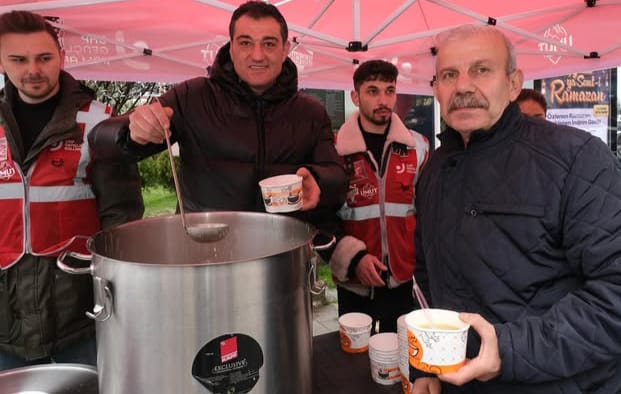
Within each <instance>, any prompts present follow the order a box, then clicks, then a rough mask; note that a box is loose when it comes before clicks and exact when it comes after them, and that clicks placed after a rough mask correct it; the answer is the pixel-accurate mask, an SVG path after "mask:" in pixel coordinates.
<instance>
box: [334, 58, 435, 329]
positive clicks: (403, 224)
mask: <svg viewBox="0 0 621 394" xmlns="http://www.w3.org/2000/svg"><path fill="white" fill-rule="evenodd" d="M397 76H398V70H397V68H396V67H395V66H394V65H393V64H391V63H388V62H386V61H383V60H370V61H367V62H365V63H363V64H361V65H360V66H359V67H358V69H356V71H355V73H354V89H355V90H354V91H352V93H351V98H352V101H353V102H354V104H355V105H356V106H358V108H359V111H358V112H356V113H354V114H353V115H352V116H351V117H349V119H348V120H347V121H346V122H345V123H344V124H343V126H342V127H341V129H340V130H339V131H338V133H337V137H336V150H337V151H338V153H339V154H340V155H342V156H344V157H345V162H346V169H347V170H348V173H349V175H350V178H349V192H348V194H347V201H346V202H345V204H344V205H343V207H342V208H341V210H340V212H339V216H340V217H341V218H342V219H343V222H344V226H345V232H346V234H347V235H346V236H345V237H343V238H342V239H341V240H340V241H339V243H338V244H337V246H336V249H335V251H334V253H333V255H332V257H331V259H330V268H331V269H332V274H333V276H334V277H335V279H336V282H337V292H338V303H339V315H342V314H344V313H347V312H364V313H366V314H369V315H370V316H371V317H372V318H373V321H374V323H375V322H376V321H379V331H381V332H396V331H397V318H398V317H399V316H400V315H402V314H404V313H407V312H410V311H412V310H413V309H414V308H415V303H414V300H413V298H412V292H411V291H412V273H413V271H414V262H415V257H414V245H413V240H414V229H415V226H416V215H415V210H414V197H415V194H416V193H415V191H416V188H415V184H416V180H417V179H418V176H419V173H420V171H421V168H422V167H423V165H424V163H425V161H426V160H427V157H428V155H429V142H428V141H427V139H426V138H425V137H424V136H423V135H422V134H419V133H417V132H414V131H412V130H408V129H407V127H405V125H404V124H403V122H402V121H401V119H399V117H398V116H397V115H396V114H394V113H393V112H392V110H393V108H394V106H395V104H396V101H397V91H396V83H397Z"/></svg>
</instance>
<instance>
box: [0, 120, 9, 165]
mask: <svg viewBox="0 0 621 394" xmlns="http://www.w3.org/2000/svg"><path fill="white" fill-rule="evenodd" d="M0 127H1V126H0ZM8 159H9V144H8V143H7V141H6V137H2V138H0V161H7V160H8Z"/></svg>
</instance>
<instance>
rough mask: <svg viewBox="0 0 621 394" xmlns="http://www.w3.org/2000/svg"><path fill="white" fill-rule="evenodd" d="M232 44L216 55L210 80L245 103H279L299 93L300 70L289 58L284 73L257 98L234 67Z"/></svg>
mask: <svg viewBox="0 0 621 394" xmlns="http://www.w3.org/2000/svg"><path fill="white" fill-rule="evenodd" d="M230 48H231V43H230V42H229V43H227V44H226V45H224V46H223V47H222V48H220V50H218V54H217V55H216V59H215V60H214V62H213V65H212V66H211V69H210V75H209V76H210V78H211V80H212V81H214V82H216V83H218V84H219V85H221V86H222V87H223V88H225V89H227V90H230V91H231V92H233V93H235V94H236V95H237V96H239V97H241V98H243V99H244V100H245V101H248V102H253V101H255V100H257V99H258V98H261V99H262V100H264V101H267V102H278V101H281V100H283V99H286V98H289V97H291V96H292V95H293V94H295V93H296V92H297V91H298V69H297V67H296V65H295V63H293V61H292V60H291V59H290V58H289V57H287V59H286V60H285V61H284V63H283V65H282V71H281V72H280V74H278V77H277V78H276V81H275V82H274V84H273V85H272V86H270V87H269V88H268V89H267V90H266V91H265V92H264V93H263V94H262V95H261V96H257V95H256V94H255V93H254V92H253V91H252V89H250V86H249V85H248V84H247V83H246V82H245V81H243V80H242V79H241V78H239V76H238V75H237V73H236V72H235V68H234V67H233V61H232V59H231V55H230V53H229V50H230Z"/></svg>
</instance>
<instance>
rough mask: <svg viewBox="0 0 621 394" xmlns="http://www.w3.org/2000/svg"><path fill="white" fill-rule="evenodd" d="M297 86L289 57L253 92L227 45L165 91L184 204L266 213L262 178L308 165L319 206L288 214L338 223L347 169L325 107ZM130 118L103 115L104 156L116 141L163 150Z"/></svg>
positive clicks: (131, 151)
mask: <svg viewBox="0 0 621 394" xmlns="http://www.w3.org/2000/svg"><path fill="white" fill-rule="evenodd" d="M297 89H298V88H297V70H296V67H295V64H294V63H293V62H292V61H291V60H290V59H288V58H287V60H286V61H285V63H284V64H283V71H282V72H281V74H280V75H279V76H278V79H277V80H276V83H275V84H274V85H273V86H272V87H271V88H269V89H268V90H267V91H266V92H265V93H264V94H263V95H261V96H256V95H255V94H254V93H253V92H252V90H251V89H250V88H249V87H248V85H247V84H246V83H245V82H243V81H241V80H240V79H239V77H238V76H237V74H236V73H235V71H234V69H233V64H232V63H231V59H230V56H229V44H227V45H225V46H224V47H222V48H221V49H220V51H219V52H218V55H217V57H216V60H215V62H214V65H213V67H212V69H211V76H210V77H209V78H203V77H200V78H195V79H191V80H188V81H185V82H182V83H179V84H178V85H176V86H175V87H173V88H172V89H170V90H169V91H168V92H166V93H165V94H164V95H162V96H161V97H160V102H161V103H162V105H164V106H169V107H171V108H172V109H173V110H174V115H173V117H172V119H171V133H172V140H173V141H177V142H178V144H179V152H180V157H181V189H182V194H183V198H184V207H185V208H186V210H187V211H190V212H192V211H209V210H237V211H262V212H264V211H265V208H264V205H263V201H262V199H261V192H260V189H259V185H258V182H259V181H260V180H261V179H263V178H266V177H270V176H273V175H281V174H286V173H295V172H296V170H297V169H298V168H300V167H302V166H304V167H307V168H309V169H310V170H311V172H312V173H313V175H314V176H315V178H316V179H317V181H318V183H319V187H320V189H321V200H320V202H319V207H318V208H317V209H314V210H311V211H308V212H295V213H292V214H290V215H292V216H295V217H298V218H299V219H302V220H304V221H309V222H311V223H313V224H315V225H316V226H318V227H321V228H326V227H328V228H327V230H330V231H332V230H335V227H336V224H335V223H336V220H337V219H336V210H337V209H338V208H340V206H341V205H342V204H343V202H344V199H345V192H346V190H347V176H346V174H345V170H344V167H343V165H342V160H341V158H340V157H339V156H338V154H337V153H336V150H335V148H334V137H333V133H332V128H331V125H330V118H329V117H328V115H327V113H326V110H325V108H324V107H323V106H322V105H321V103H320V102H319V101H317V100H315V99H314V98H312V97H311V96H309V95H306V94H304V93H302V92H298V90H297ZM128 124H129V122H128V118H127V117H125V118H120V119H119V118H117V119H111V120H108V121H105V122H102V124H100V126H99V127H97V128H96V129H95V130H93V133H92V134H91V142H92V143H93V145H95V146H96V149H97V151H98V152H99V153H101V154H104V155H113V154H114V151H115V150H118V148H116V147H112V146H111V145H112V144H114V143H117V144H118V145H119V146H120V147H121V149H122V150H123V151H124V152H125V154H127V155H130V156H132V157H134V158H135V159H137V160H139V159H142V158H144V157H147V156H149V155H152V154H154V153H156V152H160V151H162V150H165V149H166V144H165V143H164V144H147V145H144V146H141V145H138V144H136V143H134V142H133V141H131V140H130V139H129V138H128V134H129V133H128V132H129V128H128ZM110 129H113V130H116V131H117V133H116V134H117V137H116V139H115V141H110V140H107V139H106V137H103V136H102V134H105V133H107V132H109V131H110ZM328 223H329V224H328Z"/></svg>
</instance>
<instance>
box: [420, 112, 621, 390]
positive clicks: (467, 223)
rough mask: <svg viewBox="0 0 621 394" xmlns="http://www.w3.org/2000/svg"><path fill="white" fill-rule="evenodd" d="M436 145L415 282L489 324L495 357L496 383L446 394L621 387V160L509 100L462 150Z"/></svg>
mask: <svg viewBox="0 0 621 394" xmlns="http://www.w3.org/2000/svg"><path fill="white" fill-rule="evenodd" d="M441 141H442V146H441V147H440V148H439V149H438V150H437V151H436V152H435V153H434V154H433V155H432V157H431V159H430V161H429V163H428V164H427V167H425V169H424V170H423V173H422V175H421V179H420V182H419V185H418V193H417V199H416V205H417V210H416V211H417V214H418V217H417V219H418V220H417V228H416V242H417V244H416V246H417V252H418V257H417V275H418V280H419V281H421V280H422V281H424V282H425V283H426V284H428V286H429V289H430V293H431V299H432V304H433V306H435V307H440V308H446V309H452V310H457V311H464V312H472V313H479V314H481V315H482V316H483V317H484V318H485V319H487V320H488V321H489V322H491V323H492V324H494V326H495V329H496V333H497V336H498V341H499V349H500V355H501V358H502V371H501V375H500V376H499V377H497V378H496V379H494V380H493V381H491V382H487V383H481V382H477V381H475V382H471V383H470V384H467V385H465V386H463V387H460V388H455V387H445V388H444V391H443V393H447V392H448V393H451V392H464V393H465V392H476V393H546V394H550V393H602V394H603V393H619V392H621V373H619V372H620V371H621V165H620V164H619V162H618V160H617V159H616V158H614V157H613V155H612V154H611V152H610V149H609V148H608V147H607V146H606V145H605V144H603V143H602V142H601V141H600V140H599V139H598V138H596V137H593V136H591V135H590V134H588V133H586V132H583V131H581V130H577V129H574V128H569V127H564V126H558V125H555V124H553V123H549V122H547V121H544V120H539V119H535V118H531V117H526V116H523V115H521V114H520V112H519V108H518V106H517V105H516V104H514V103H512V104H510V105H509V106H508V108H507V109H506V110H505V113H504V114H503V116H502V118H501V119H500V120H499V121H498V122H497V124H496V125H495V126H494V127H493V128H492V129H491V130H490V131H487V132H476V133H473V135H472V137H471V140H470V142H469V143H468V145H467V147H464V144H463V142H462V139H461V137H460V135H459V134H458V133H457V132H456V131H454V130H451V129H449V130H447V131H446V132H444V133H443V134H442V135H441ZM427 280H428V281H427ZM470 331H471V332H470V337H469V339H468V355H467V356H468V357H469V358H473V357H475V356H476V354H477V353H478V350H479V347H480V342H479V338H478V336H476V335H475V334H474V333H473V331H474V330H470Z"/></svg>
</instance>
